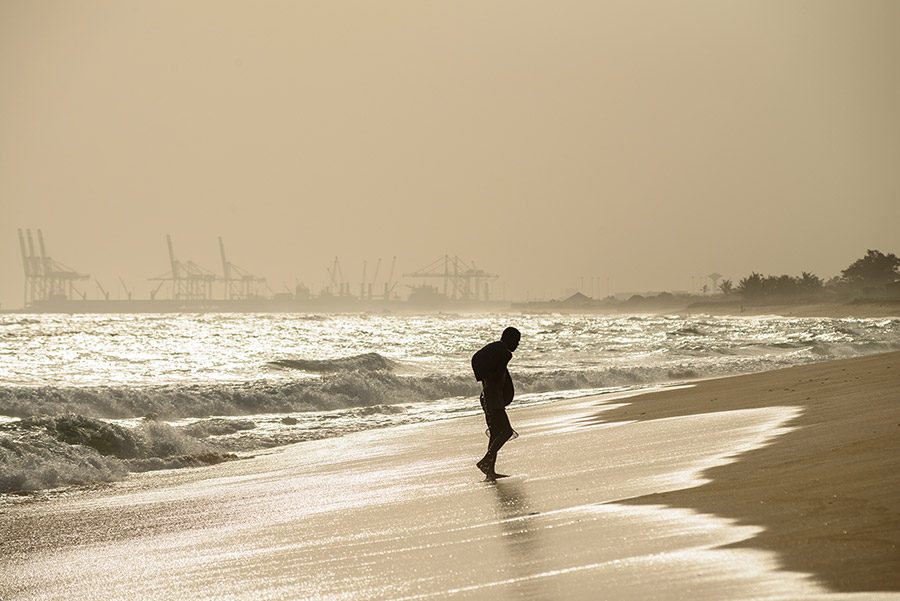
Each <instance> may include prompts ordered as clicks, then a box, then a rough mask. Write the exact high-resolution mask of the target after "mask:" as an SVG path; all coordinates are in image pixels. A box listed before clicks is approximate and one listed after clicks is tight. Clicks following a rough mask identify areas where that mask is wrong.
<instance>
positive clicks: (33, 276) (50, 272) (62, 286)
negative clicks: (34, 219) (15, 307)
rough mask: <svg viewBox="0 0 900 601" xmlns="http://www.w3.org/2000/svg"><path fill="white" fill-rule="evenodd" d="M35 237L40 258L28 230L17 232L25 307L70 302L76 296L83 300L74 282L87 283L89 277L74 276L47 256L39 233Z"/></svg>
mask: <svg viewBox="0 0 900 601" xmlns="http://www.w3.org/2000/svg"><path fill="white" fill-rule="evenodd" d="M37 236H38V246H39V248H40V255H38V254H37V253H36V252H35V249H34V238H33V237H32V235H31V230H30V229H29V230H26V232H25V234H23V232H22V230H21V229H19V248H20V250H21V252H22V265H23V267H24V268H25V306H26V307H27V306H30V305H33V304H34V303H38V302H44V301H55V300H72V299H73V297H74V296H75V295H76V294H77V295H78V296H80V297H81V298H82V300H84V298H85V297H86V294H85V293H82V292H80V291H79V290H78V289H77V288H76V286H75V282H78V281H81V280H87V279H89V278H90V276H89V275H86V274H83V273H78V272H77V271H75V270H74V269H72V268H70V267H66V266H65V265H63V264H62V263H60V262H58V261H54V260H53V259H52V258H50V257H49V256H47V250H46V247H45V246H44V234H43V232H42V231H41V230H38V231H37ZM26 237H27V239H28V244H27V247H26V244H25V240H26Z"/></svg>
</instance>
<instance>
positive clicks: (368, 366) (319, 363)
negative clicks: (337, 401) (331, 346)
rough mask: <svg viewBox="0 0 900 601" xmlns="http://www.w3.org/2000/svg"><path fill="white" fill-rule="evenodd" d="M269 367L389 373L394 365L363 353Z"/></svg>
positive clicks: (284, 361) (282, 361) (279, 362)
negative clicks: (381, 371) (380, 371)
mask: <svg viewBox="0 0 900 601" xmlns="http://www.w3.org/2000/svg"><path fill="white" fill-rule="evenodd" d="M269 365H272V366H274V367H281V368H285V369H296V370H298V371H305V372H310V373H317V374H318V373H336V372H341V371H353V370H360V371H379V370H383V371H391V370H393V369H394V366H395V365H396V364H395V363H394V362H393V361H391V360H390V359H387V358H385V357H382V356H381V355H379V354H378V353H363V354H361V355H354V356H352V357H341V358H338V359H279V360H277V361H271V362H269Z"/></svg>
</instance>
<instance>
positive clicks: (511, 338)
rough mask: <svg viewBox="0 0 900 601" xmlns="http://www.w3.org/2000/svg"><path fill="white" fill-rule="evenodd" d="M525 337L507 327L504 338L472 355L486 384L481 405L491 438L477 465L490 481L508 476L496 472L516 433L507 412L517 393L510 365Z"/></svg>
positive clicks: (482, 382) (481, 379)
mask: <svg viewBox="0 0 900 601" xmlns="http://www.w3.org/2000/svg"><path fill="white" fill-rule="evenodd" d="M521 337H522V335H521V333H520V332H519V330H517V329H516V328H513V327H509V328H506V329H505V330H503V334H502V335H501V336H500V340H498V341H496V342H492V343H490V344H488V345H486V346H485V347H483V348H482V349H481V350H479V351H478V352H477V353H475V355H473V356H472V369H473V370H474V371H475V379H476V380H478V381H479V382H481V385H482V391H481V408H482V409H483V410H484V418H485V421H487V427H488V436H489V437H490V439H489V441H488V449H487V453H485V454H484V457H483V458H482V459H481V461H479V462H478V463H476V464H475V465H476V466H477V467H478V469H480V470H481V471H482V472H484V475H485V476H487V477H488V479H489V480H496V479H497V478H505V477H506V476H505V475H504V474H498V473H497V472H495V471H494V464H495V463H496V462H497V451H499V450H500V447H502V446H503V445H504V444H505V443H506V441H507V440H509V439H510V438H512V437H514V436H516V431H515V430H513V429H512V426H511V425H510V424H509V417H508V416H507V415H506V406H507V405H509V404H510V403H511V402H512V400H513V395H514V394H515V389H514V388H513V383H512V378H511V377H510V375H509V370H508V369H507V368H506V366H507V365H508V364H509V361H510V359H512V352H513V351H514V350H516V348H518V346H519V340H520V339H521Z"/></svg>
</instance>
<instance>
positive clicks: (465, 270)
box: [403, 255, 500, 300]
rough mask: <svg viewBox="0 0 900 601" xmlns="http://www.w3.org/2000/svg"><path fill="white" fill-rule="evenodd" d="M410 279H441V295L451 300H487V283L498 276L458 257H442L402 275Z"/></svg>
mask: <svg viewBox="0 0 900 601" xmlns="http://www.w3.org/2000/svg"><path fill="white" fill-rule="evenodd" d="M403 275H404V276H405V277H411V278H441V279H443V280H444V289H443V294H444V296H445V297H447V298H449V299H451V300H488V299H489V296H490V294H489V289H488V282H489V281H491V280H495V279H497V278H498V277H500V276H498V275H496V274H493V273H487V272H486V271H484V270H483V269H478V268H477V267H475V263H472V264H468V263H466V262H465V261H461V260H460V258H459V257H453V258H452V259H451V258H450V256H449V255H444V256H443V257H441V258H440V259H437V260H436V261H434V262H432V263H430V264H429V265H426V266H425V267H423V268H422V269H419V270H418V271H414V272H412V273H406V274H403Z"/></svg>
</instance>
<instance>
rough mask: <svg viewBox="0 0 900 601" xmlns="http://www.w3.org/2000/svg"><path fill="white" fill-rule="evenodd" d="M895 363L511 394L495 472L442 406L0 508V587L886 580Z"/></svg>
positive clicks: (591, 595)
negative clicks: (239, 456)
mask: <svg viewBox="0 0 900 601" xmlns="http://www.w3.org/2000/svg"><path fill="white" fill-rule="evenodd" d="M898 377H900V352H893V353H887V354H881V355H871V356H866V357H861V358H854V359H846V360H838V361H829V362H822V363H816V364H810V365H804V366H799V367H792V368H787V369H781V370H776V371H768V372H760V373H754V374H749V375H742V376H732V377H727V378H719V379H712V380H700V381H696V382H692V383H690V384H686V385H684V386H681V387H671V388H664V389H661V390H656V391H651V392H639V393H637V394H634V393H622V394H612V395H603V396H593V397H590V396H589V397H581V398H577V399H570V400H564V401H557V402H554V403H550V404H546V405H536V406H523V407H515V406H513V408H512V409H511V411H510V417H511V421H512V422H513V425H514V427H516V429H517V430H519V431H520V433H521V434H522V436H521V438H520V439H517V440H515V441H512V442H511V443H510V444H509V445H507V446H506V447H504V449H503V451H502V452H501V457H500V461H499V463H498V468H499V469H503V470H509V472H510V473H512V474H513V476H512V477H511V478H508V479H504V480H500V481H498V482H496V483H495V484H486V483H483V482H481V480H480V474H478V473H477V470H476V469H475V468H474V461H475V460H476V459H477V457H478V456H480V454H481V452H483V445H484V444H485V440H486V439H485V438H484V435H483V428H484V426H483V420H482V419H480V418H479V417H462V418H459V419H453V420H446V421H441V422H432V423H426V424H410V425H405V426H398V427H396V428H388V429H383V430H371V431H366V432H359V433H356V434H350V435H347V436H345V437H342V438H335V439H326V440H321V441H312V442H308V443H301V444H297V445H292V446H288V447H281V448H277V449H272V450H270V451H267V452H265V453H260V454H259V455H258V456H257V457H255V458H253V459H249V460H247V461H239V462H230V463H226V464H220V465H217V466H211V467H205V468H197V469H195V470H173V471H169V472H156V473H146V474H142V475H140V476H139V477H134V478H129V479H128V480H126V481H124V482H120V483H116V484H112V485H108V486H105V487H102V488H100V489H97V490H89V491H78V492H75V493H73V494H71V495H61V496H59V497H54V498H49V499H46V500H44V501H42V502H36V503H27V504H22V505H18V504H17V505H14V506H8V507H5V508H0V530H3V531H4V532H5V535H4V544H3V545H0V563H2V564H3V565H4V570H0V596H3V597H4V598H6V597H7V596H8V598H10V599H37V598H41V599H68V598H73V597H76V598H108V597H109V596H116V597H118V598H122V599H145V598H148V597H151V596H153V597H159V598H163V597H165V598H175V597H178V598H186V599H190V598H195V599H199V598H210V597H212V596H218V597H220V598H223V597H225V598H232V599H244V598H283V597H298V596H309V595H310V594H311V593H310V591H313V590H314V591H316V593H315V594H314V595H313V596H315V597H317V598H336V597H339V596H341V595H344V596H347V595H349V594H353V595H355V596H357V597H359V598H372V599H400V598H410V599H412V598H417V599H418V598H433V597H438V598H440V597H445V596H447V595H449V594H458V595H461V596H463V597H470V598H484V597H485V596H487V595H492V596H493V595H497V596H498V597H497V598H521V597H523V596H530V597H534V598H570V599H595V598H597V596H598V595H600V596H601V597H605V598H616V599H623V600H632V599H634V600H637V599H646V598H650V597H653V598H663V599H669V598H671V599H676V598H691V599H697V600H700V601H710V600H713V599H717V600H718V599H722V600H725V599H728V600H731V599H736V598H738V599H771V598H784V599H796V600H802V599H806V600H809V601H811V600H813V599H815V600H820V599H821V600H825V599H832V598H841V599H844V598H847V597H843V596H841V595H835V594H834V593H835V592H850V593H858V592H863V593H865V592H872V591H890V592H898V591H900V580H898V576H897V575H896V574H894V572H895V571H896V566H897V565H898V561H900V560H898V558H900V555H898V553H900V552H898V543H900V453H898V452H897V450H898V445H897V443H896V442H895V441H896V440H898V433H900V403H898V394H897V393H898V390H900V381H898V379H897V378H898ZM573 450H577V452H573ZM845 532H846V533H845ZM136 562H138V563H139V565H140V566H141V568H140V569H139V570H137V571H134V570H132V569H131V566H133V565H135V563H136ZM211 565H214V566H215V570H214V572H213V573H212V574H209V573H207V569H208V566H211ZM297 587H300V588H297Z"/></svg>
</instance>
